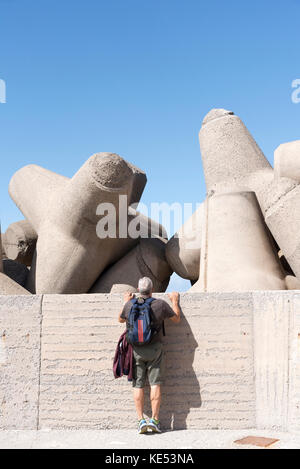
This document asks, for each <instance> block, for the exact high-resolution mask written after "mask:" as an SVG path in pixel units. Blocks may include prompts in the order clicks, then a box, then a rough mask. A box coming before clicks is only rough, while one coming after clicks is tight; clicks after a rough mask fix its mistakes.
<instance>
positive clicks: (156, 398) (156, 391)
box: [150, 384, 161, 420]
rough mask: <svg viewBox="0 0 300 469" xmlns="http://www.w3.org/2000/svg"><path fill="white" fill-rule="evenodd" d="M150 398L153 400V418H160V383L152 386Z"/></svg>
mask: <svg viewBox="0 0 300 469" xmlns="http://www.w3.org/2000/svg"><path fill="white" fill-rule="evenodd" d="M150 400H151V408H152V418H153V419H155V420H159V410H160V403H161V387H160V384H156V385H154V386H151V390H150Z"/></svg>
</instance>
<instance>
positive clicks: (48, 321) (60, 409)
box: [0, 291, 300, 436]
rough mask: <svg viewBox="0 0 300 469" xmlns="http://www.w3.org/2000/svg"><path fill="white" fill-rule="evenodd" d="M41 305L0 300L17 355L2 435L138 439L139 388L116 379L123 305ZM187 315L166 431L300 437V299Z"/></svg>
mask: <svg viewBox="0 0 300 469" xmlns="http://www.w3.org/2000/svg"><path fill="white" fill-rule="evenodd" d="M156 296H158V297H160V298H164V299H167V295H165V294H158V295H156ZM40 300H41V297H29V298H28V297H27V298H26V297H0V320H1V323H0V324H1V331H0V332H1V333H2V334H3V331H5V330H6V331H7V332H9V331H11V333H10V334H11V335H10V341H11V342H10V344H12V345H11V347H12V349H13V351H14V353H12V354H11V355H9V360H8V361H7V360H6V361H5V363H6V365H5V366H6V368H5V371H6V374H5V377H6V378H5V379H1V392H2V393H3V392H4V394H5V396H6V409H8V410H7V411H6V412H5V418H4V416H3V415H1V417H0V418H1V419H2V420H1V428H7V429H10V428H24V427H22V425H24V424H25V425H26V427H25V428H32V429H36V428H37V426H38V428H40V429H46V428H53V429H80V428H86V429H90V430H99V429H122V428H124V429H125V428H132V429H134V428H135V426H136V415H135V410H134V405H133V401H132V390H131V384H130V383H128V382H127V379H126V378H122V379H119V380H115V379H114V377H113V374H112V360H113V356H114V352H115V347H116V342H117V340H118V338H119V336H120V334H121V332H122V331H123V328H124V325H121V324H119V323H117V319H116V318H117V315H118V312H119V311H120V308H121V306H122V303H123V300H122V297H121V295H116V294H111V295H105V294H98V295H96V294H95V295H93V294H89V295H44V297H43V302H42V314H41V316H40V315H39V313H38V304H39V301H40ZM8 305H9V307H8ZM181 305H182V310H183V314H184V317H183V320H182V322H181V323H180V324H179V325H176V324H173V323H172V322H169V321H167V323H166V333H167V336H166V338H165V349H166V360H167V361H166V381H167V383H166V385H165V386H164V390H163V405H162V413H161V419H162V422H163V426H164V428H166V429H170V428H171V429H183V428H187V429H191V430H192V429H247V428H248V429H250V428H257V429H271V428H272V429H280V430H282V431H286V430H291V431H296V430H298V431H300V410H299V409H300V392H299V389H300V366H299V358H300V357H299V353H300V347H299V337H300V292H298V291H273V292H271V291H270V292H245V293H185V294H182V296H181ZM41 320H42V325H41V328H40V322H41ZM26 321H27V322H28V324H27V322H26ZM30 330H34V331H35V332H34V334H33V333H30V336H29V337H30V339H29V340H33V337H34V340H33V342H32V343H30V342H29V344H30V345H28V343H27V342H26V340H27V339H26V336H27V334H28V331H30ZM39 333H41V368H40V377H39V382H40V386H39V387H38V386H36V383H37V382H38V375H39V361H38V356H39V354H38V351H39V345H38V344H39ZM19 337H20V345H19V347H17V350H18V353H17V351H16V347H14V346H13V344H15V343H16V342H17V343H18V340H19V339H18V338H19ZM2 350H3V348H2ZM2 356H4V357H5V355H3V353H2ZM28 370H30V372H28ZM1 371H2V370H1ZM24 382H25V386H29V389H30V393H29V392H28V395H29V397H30V398H29V399H28V398H27V399H26V400H29V402H30V403H31V404H30V405H31V407H30V406H29V404H25V403H24V401H25V399H24V396H23V394H21V389H24ZM2 395H3V394H2ZM37 396H39V402H37ZM2 401H3V398H2ZM2 401H1V402H2ZM26 405H28V407H26ZM24 409H25V410H24ZM146 409H147V413H149V401H148V400H147V401H146ZM27 411H28V412H27ZM22 413H23V415H24V413H25V414H26V415H25V417H22ZM37 415H38V423H37ZM271 436H272V435H271Z"/></svg>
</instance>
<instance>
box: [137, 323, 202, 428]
mask: <svg viewBox="0 0 300 469" xmlns="http://www.w3.org/2000/svg"><path fill="white" fill-rule="evenodd" d="M165 325H166V337H165V339H164V349H165V380H164V385H163V386H162V405H161V412H160V419H161V423H162V428H163V429H164V430H169V429H171V430H183V429H186V428H187V417H188V415H189V413H190V412H191V411H192V409H194V408H199V407H200V406H201V394H200V385H199V381H198V379H197V376H196V374H195V372H194V368H193V363H194V358H195V350H196V348H197V347H198V343H197V341H196V339H195V337H194V335H193V333H192V330H191V327H190V325H189V323H188V321H187V320H186V318H185V316H184V315H182V316H181V322H180V324H173V323H171V321H165ZM147 394H148V393H147ZM145 411H146V414H147V415H151V410H150V405H149V404H148V402H147V404H146V408H145Z"/></svg>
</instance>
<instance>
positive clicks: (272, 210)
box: [199, 109, 300, 278]
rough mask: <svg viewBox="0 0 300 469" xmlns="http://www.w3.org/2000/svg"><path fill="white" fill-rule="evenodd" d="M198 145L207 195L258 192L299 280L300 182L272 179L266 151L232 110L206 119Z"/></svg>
mask: <svg viewBox="0 0 300 469" xmlns="http://www.w3.org/2000/svg"><path fill="white" fill-rule="evenodd" d="M199 141H200V148H201V154H202V160H203V169H204V174H205V181H206V185H207V189H208V192H210V191H211V190H213V191H217V192H222V191H224V190H225V189H226V190H228V189H229V190H234V189H235V188H236V187H238V188H243V189H245V188H247V190H251V191H254V192H255V194H256V197H257V199H258V202H259V204H260V207H261V210H262V214H263V216H264V219H265V222H266V224H267V226H268V228H269V229H270V231H271V233H272V235H273V237H274V238H275V240H276V242H277V244H278V246H280V249H281V250H282V252H283V254H284V256H285V257H286V259H287V261H288V263H289V264H290V266H291V268H292V269H293V271H294V274H295V275H296V277H298V278H300V242H299V231H300V221H299V216H298V207H299V204H300V184H299V183H298V181H296V180H294V179H291V178H288V177H281V178H278V177H274V171H273V168H272V167H271V165H270V163H269V162H268V160H267V159H266V157H265V156H264V154H263V152H262V151H261V149H260V148H259V146H258V145H257V143H256V142H255V140H254V139H253V137H252V136H251V134H250V133H249V131H248V130H247V129H246V127H245V125H244V124H243V122H242V121H241V120H240V119H239V118H238V117H237V116H235V115H234V113H233V112H231V111H226V110H224V109H214V110H212V111H210V112H209V113H208V114H207V116H206V117H205V118H204V121H203V124H202V128H201V130H200V133H199ZM287 227H288V229H287Z"/></svg>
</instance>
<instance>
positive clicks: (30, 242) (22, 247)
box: [2, 220, 37, 266]
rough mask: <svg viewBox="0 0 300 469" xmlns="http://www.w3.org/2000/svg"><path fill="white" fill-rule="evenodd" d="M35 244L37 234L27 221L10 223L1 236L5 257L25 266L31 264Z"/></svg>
mask: <svg viewBox="0 0 300 469" xmlns="http://www.w3.org/2000/svg"><path fill="white" fill-rule="evenodd" d="M36 242H37V233H36V231H35V230H34V229H33V227H32V226H31V224H30V223H29V222H28V221H27V220H21V221H18V222H15V223H12V224H11V225H9V227H8V228H7V230H6V231H5V233H4V234H3V236H2V243H3V246H2V247H3V250H4V252H5V255H6V257H8V259H12V260H13V261H17V262H21V263H22V264H25V265H27V266H30V265H31V263H32V258H33V254H34V250H35V246H36Z"/></svg>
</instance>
